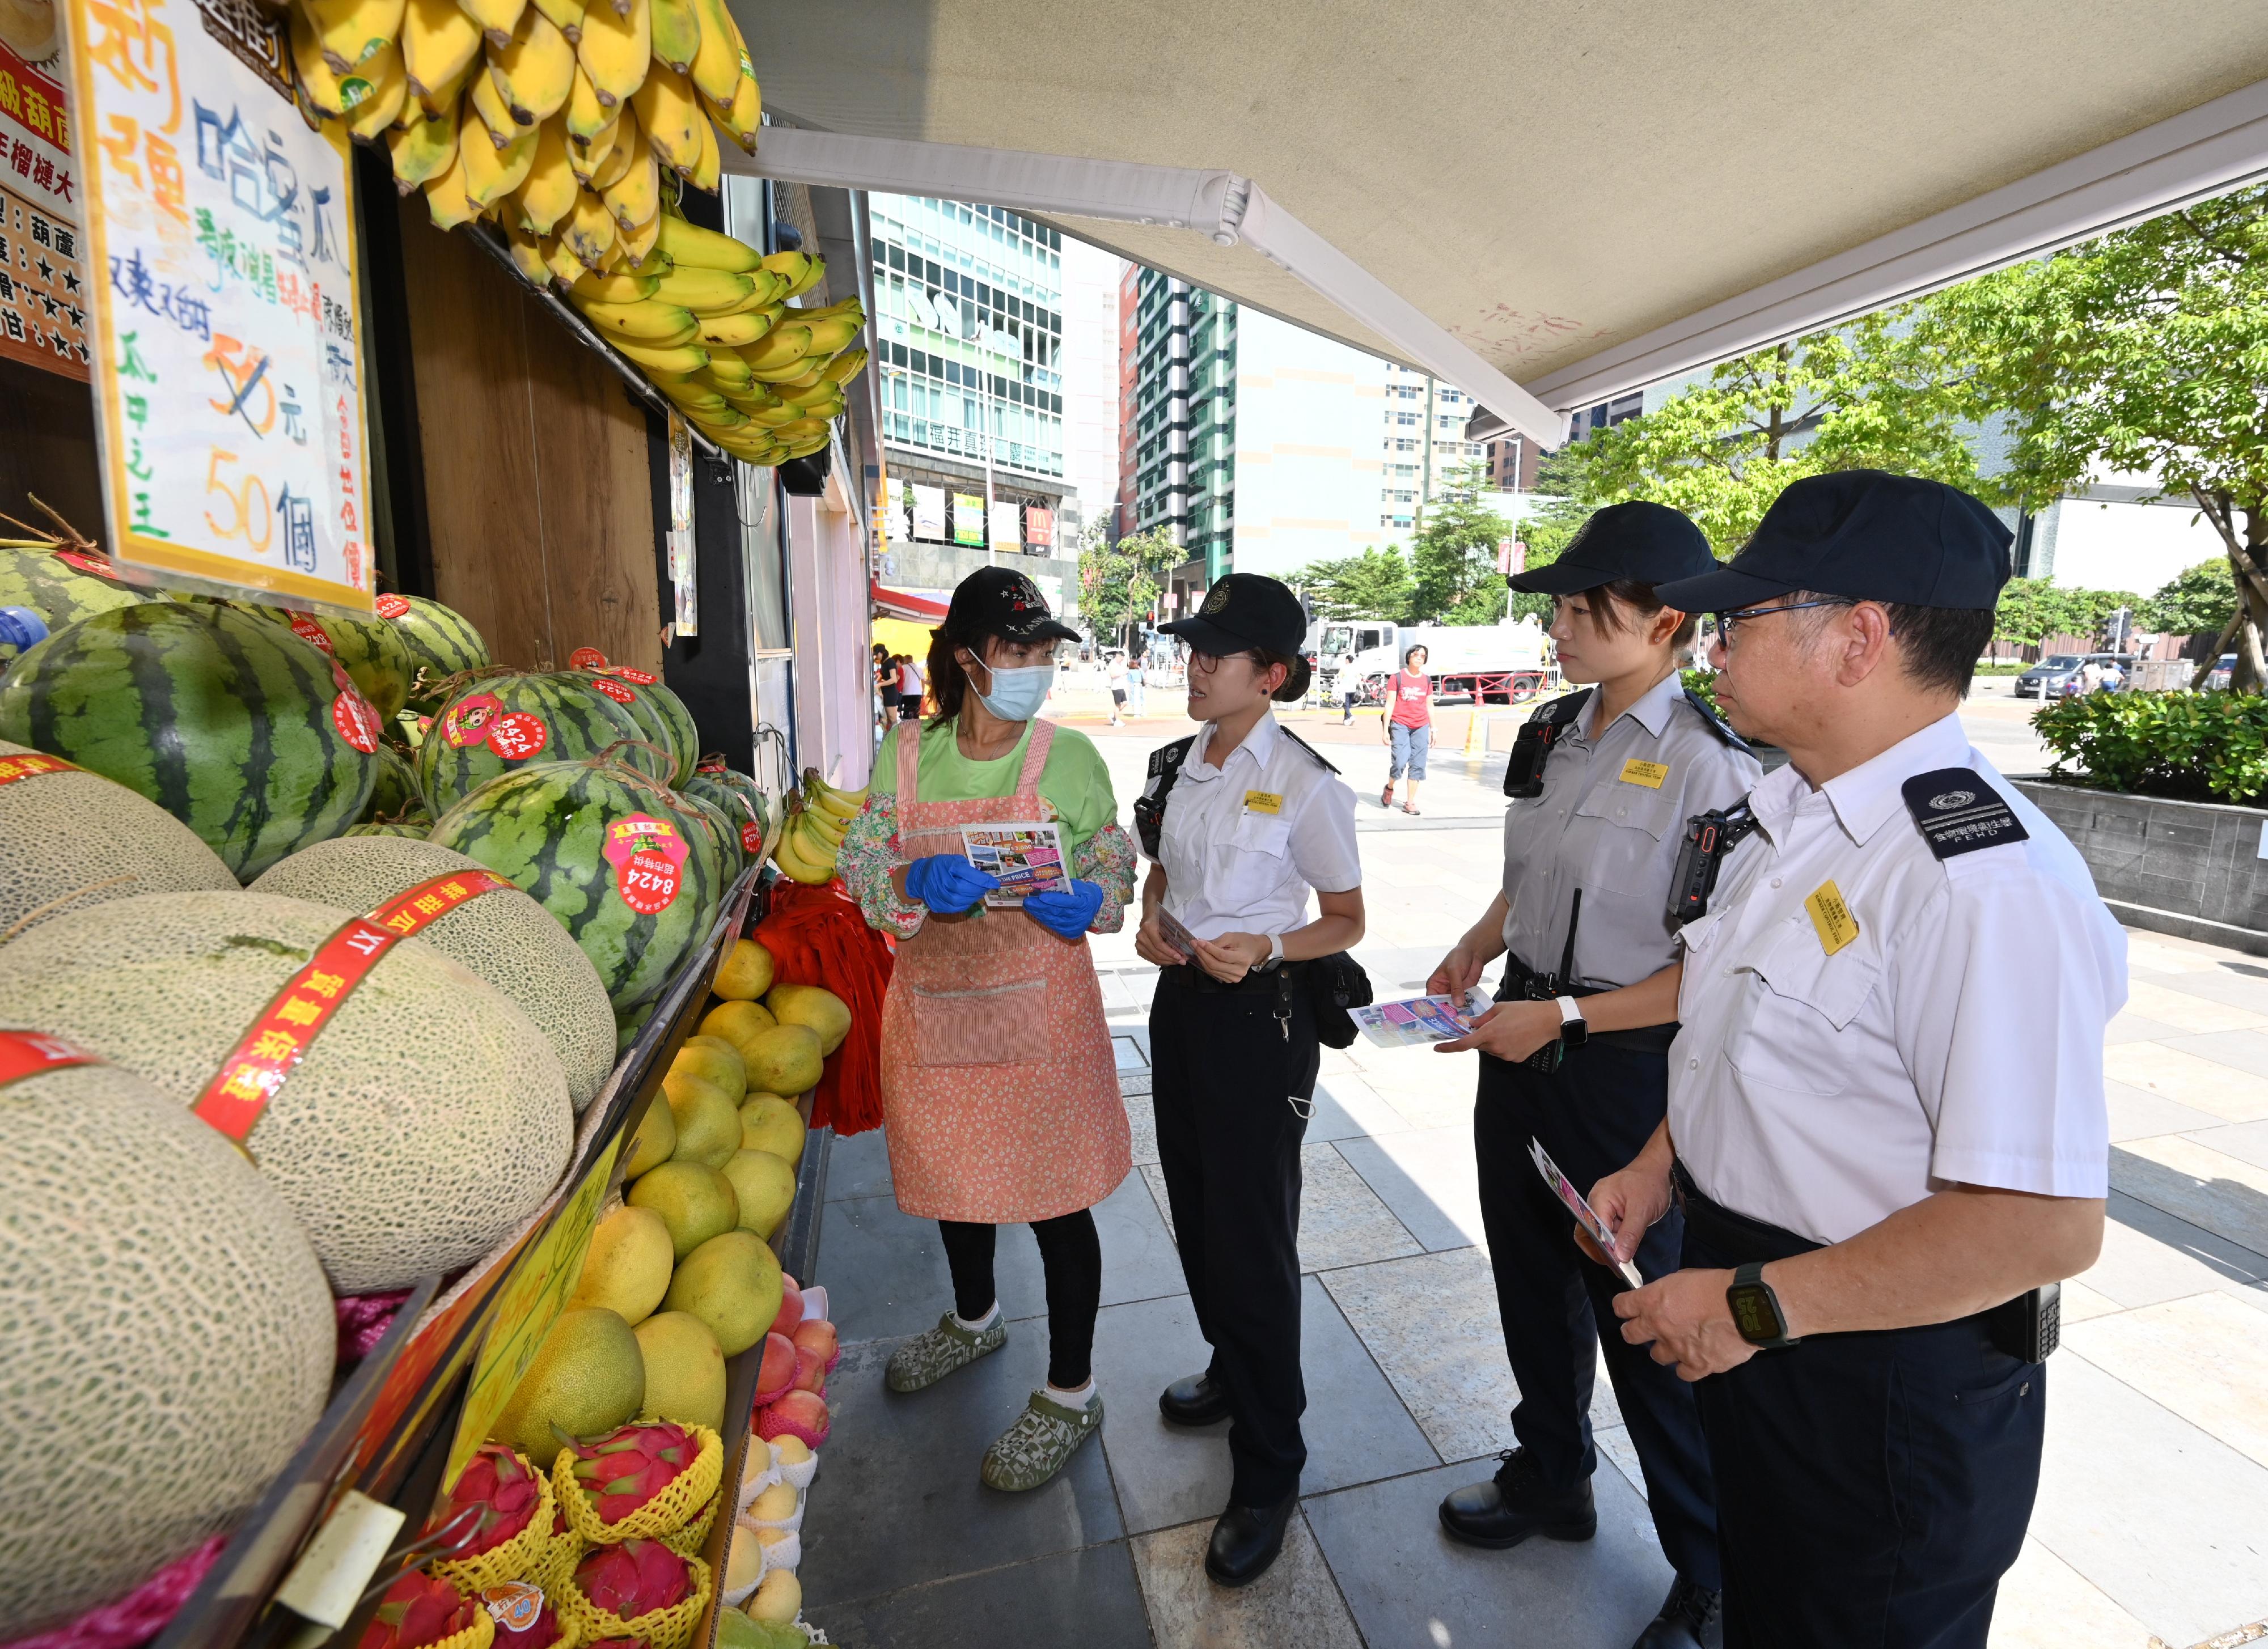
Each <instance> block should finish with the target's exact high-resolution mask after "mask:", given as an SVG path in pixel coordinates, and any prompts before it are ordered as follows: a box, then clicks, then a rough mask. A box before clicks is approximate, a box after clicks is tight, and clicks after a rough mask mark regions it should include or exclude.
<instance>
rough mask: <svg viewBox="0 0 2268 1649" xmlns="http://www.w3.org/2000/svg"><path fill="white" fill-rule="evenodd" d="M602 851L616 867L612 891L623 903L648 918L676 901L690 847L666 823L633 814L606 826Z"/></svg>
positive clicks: (644, 815)
mask: <svg viewBox="0 0 2268 1649" xmlns="http://www.w3.org/2000/svg"><path fill="white" fill-rule="evenodd" d="M602 851H603V852H604V853H605V854H606V856H607V863H608V864H609V865H613V866H614V867H615V891H616V892H618V893H620V894H622V902H623V903H624V904H626V905H628V906H629V907H630V909H633V910H635V911H637V913H638V914H639V915H640V916H646V917H651V916H659V915H660V914H661V912H663V911H665V910H666V909H669V907H670V906H671V905H672V904H674V903H675V902H676V900H677V895H678V893H679V891H680V890H681V889H682V888H683V887H684V886H685V860H686V858H687V856H688V855H689V854H690V853H691V851H692V847H691V845H690V844H689V843H688V842H687V841H686V840H685V838H684V837H683V836H681V835H679V834H678V830H677V827H676V826H675V825H674V824H671V823H670V822H669V821H667V820H666V819H656V818H654V817H653V816H652V814H650V813H631V814H630V815H629V816H628V817H626V818H622V819H617V820H615V821H614V823H612V824H610V825H608V827H607V843H606V846H605V848H604V849H603V850H602Z"/></svg>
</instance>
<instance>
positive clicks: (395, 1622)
mask: <svg viewBox="0 0 2268 1649" xmlns="http://www.w3.org/2000/svg"><path fill="white" fill-rule="evenodd" d="M479 1608H480V1605H479V1604H477V1603H475V1602H474V1601H472V1599H470V1598H468V1597H461V1596H460V1595H459V1594H458V1592H457V1588H456V1587H454V1586H451V1585H450V1584H449V1583H448V1582H447V1581H446V1580H444V1579H441V1577H440V1576H438V1575H436V1574H428V1573H427V1572H424V1571H423V1570H422V1569H421V1570H418V1571H416V1572H413V1573H410V1574H405V1575H403V1576H402V1577H401V1579H398V1580H396V1581H395V1582H394V1584H393V1585H392V1586H388V1587H387V1588H386V1601H384V1602H382V1603H380V1604H379V1606H378V1613H377V1614H376V1615H374V1616H372V1617H371V1623H370V1624H369V1625H367V1626H365V1627H364V1628H363V1629H362V1642H361V1644H360V1645H359V1649H418V1646H419V1645H422V1644H435V1643H439V1642H440V1641H441V1640H442V1639H443V1638H453V1637H455V1636H456V1635H457V1634H458V1633H459V1632H460V1631H464V1630H465V1629H466V1628H468V1627H469V1626H470V1625H471V1624H472V1623H473V1615H474V1611H475V1610H476V1609H479Z"/></svg>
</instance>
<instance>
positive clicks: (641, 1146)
mask: <svg viewBox="0 0 2268 1649" xmlns="http://www.w3.org/2000/svg"><path fill="white" fill-rule="evenodd" d="M676 1149H677V1113H676V1112H674V1111H673V1110H671V1109H670V1108H669V1101H668V1100H666V1099H665V1098H661V1097H659V1096H657V1097H656V1098H654V1099H652V1100H651V1101H647V1104H646V1108H645V1115H644V1116H643V1117H641V1118H639V1119H638V1130H637V1134H636V1135H635V1136H634V1137H632V1138H631V1140H630V1159H629V1160H628V1161H627V1162H625V1163H623V1164H622V1178H624V1179H625V1180H635V1179H636V1178H637V1177H638V1175H639V1174H646V1173H650V1172H651V1171H652V1170H653V1169H655V1168H658V1167H660V1166H661V1165H662V1164H663V1163H665V1162H666V1161H668V1160H669V1155H670V1152H674V1151H675V1150H676Z"/></svg>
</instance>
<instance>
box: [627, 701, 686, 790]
mask: <svg viewBox="0 0 2268 1649" xmlns="http://www.w3.org/2000/svg"><path fill="white" fill-rule="evenodd" d="M638 690H639V691H640V692H642V693H644V694H646V695H647V696H649V697H651V698H652V700H653V703H654V708H655V709H656V710H659V712H660V713H661V718H662V719H663V720H664V721H665V722H666V723H667V724H668V725H669V747H670V748H671V749H672V750H674V751H675V752H676V753H677V772H676V775H675V776H674V777H673V778H672V779H671V781H670V782H671V783H672V784H683V783H684V782H685V781H686V780H687V779H689V778H691V777H693V763H694V762H695V760H696V758H698V757H699V755H701V732H700V729H698V728H696V726H695V725H693V712H692V711H691V710H688V709H686V708H685V701H684V700H683V699H681V698H680V697H678V696H677V695H676V694H674V693H673V692H671V691H670V690H669V688H666V687H664V686H663V685H662V684H661V683H660V682H659V681H656V682H655V683H654V684H653V685H652V687H647V688H639V689H638Z"/></svg>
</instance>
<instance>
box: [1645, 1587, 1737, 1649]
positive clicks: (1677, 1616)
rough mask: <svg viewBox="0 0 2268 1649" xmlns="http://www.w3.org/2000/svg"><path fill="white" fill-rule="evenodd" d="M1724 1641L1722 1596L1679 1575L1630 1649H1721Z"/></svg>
mask: <svg viewBox="0 0 2268 1649" xmlns="http://www.w3.org/2000/svg"><path fill="white" fill-rule="evenodd" d="M1724 1641H1725V1622H1724V1597H1723V1594H1721V1593H1717V1592H1712V1591H1709V1590H1707V1589H1706V1588H1705V1587H1702V1586H1696V1585H1694V1584H1693V1582H1691V1581H1690V1580H1688V1579H1686V1578H1685V1577H1684V1576H1683V1575H1679V1576H1678V1577H1677V1579H1675V1580H1673V1581H1671V1582H1670V1584H1669V1595H1668V1597H1666V1598H1664V1599H1662V1601H1661V1614H1659V1615H1657V1616H1654V1617H1653V1620H1651V1621H1649V1622H1648V1623H1646V1630H1645V1631H1642V1632H1640V1633H1638V1641H1637V1642H1636V1643H1634V1644H1632V1645H1631V1649H1719V1645H1722V1644H1723V1643H1724Z"/></svg>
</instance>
